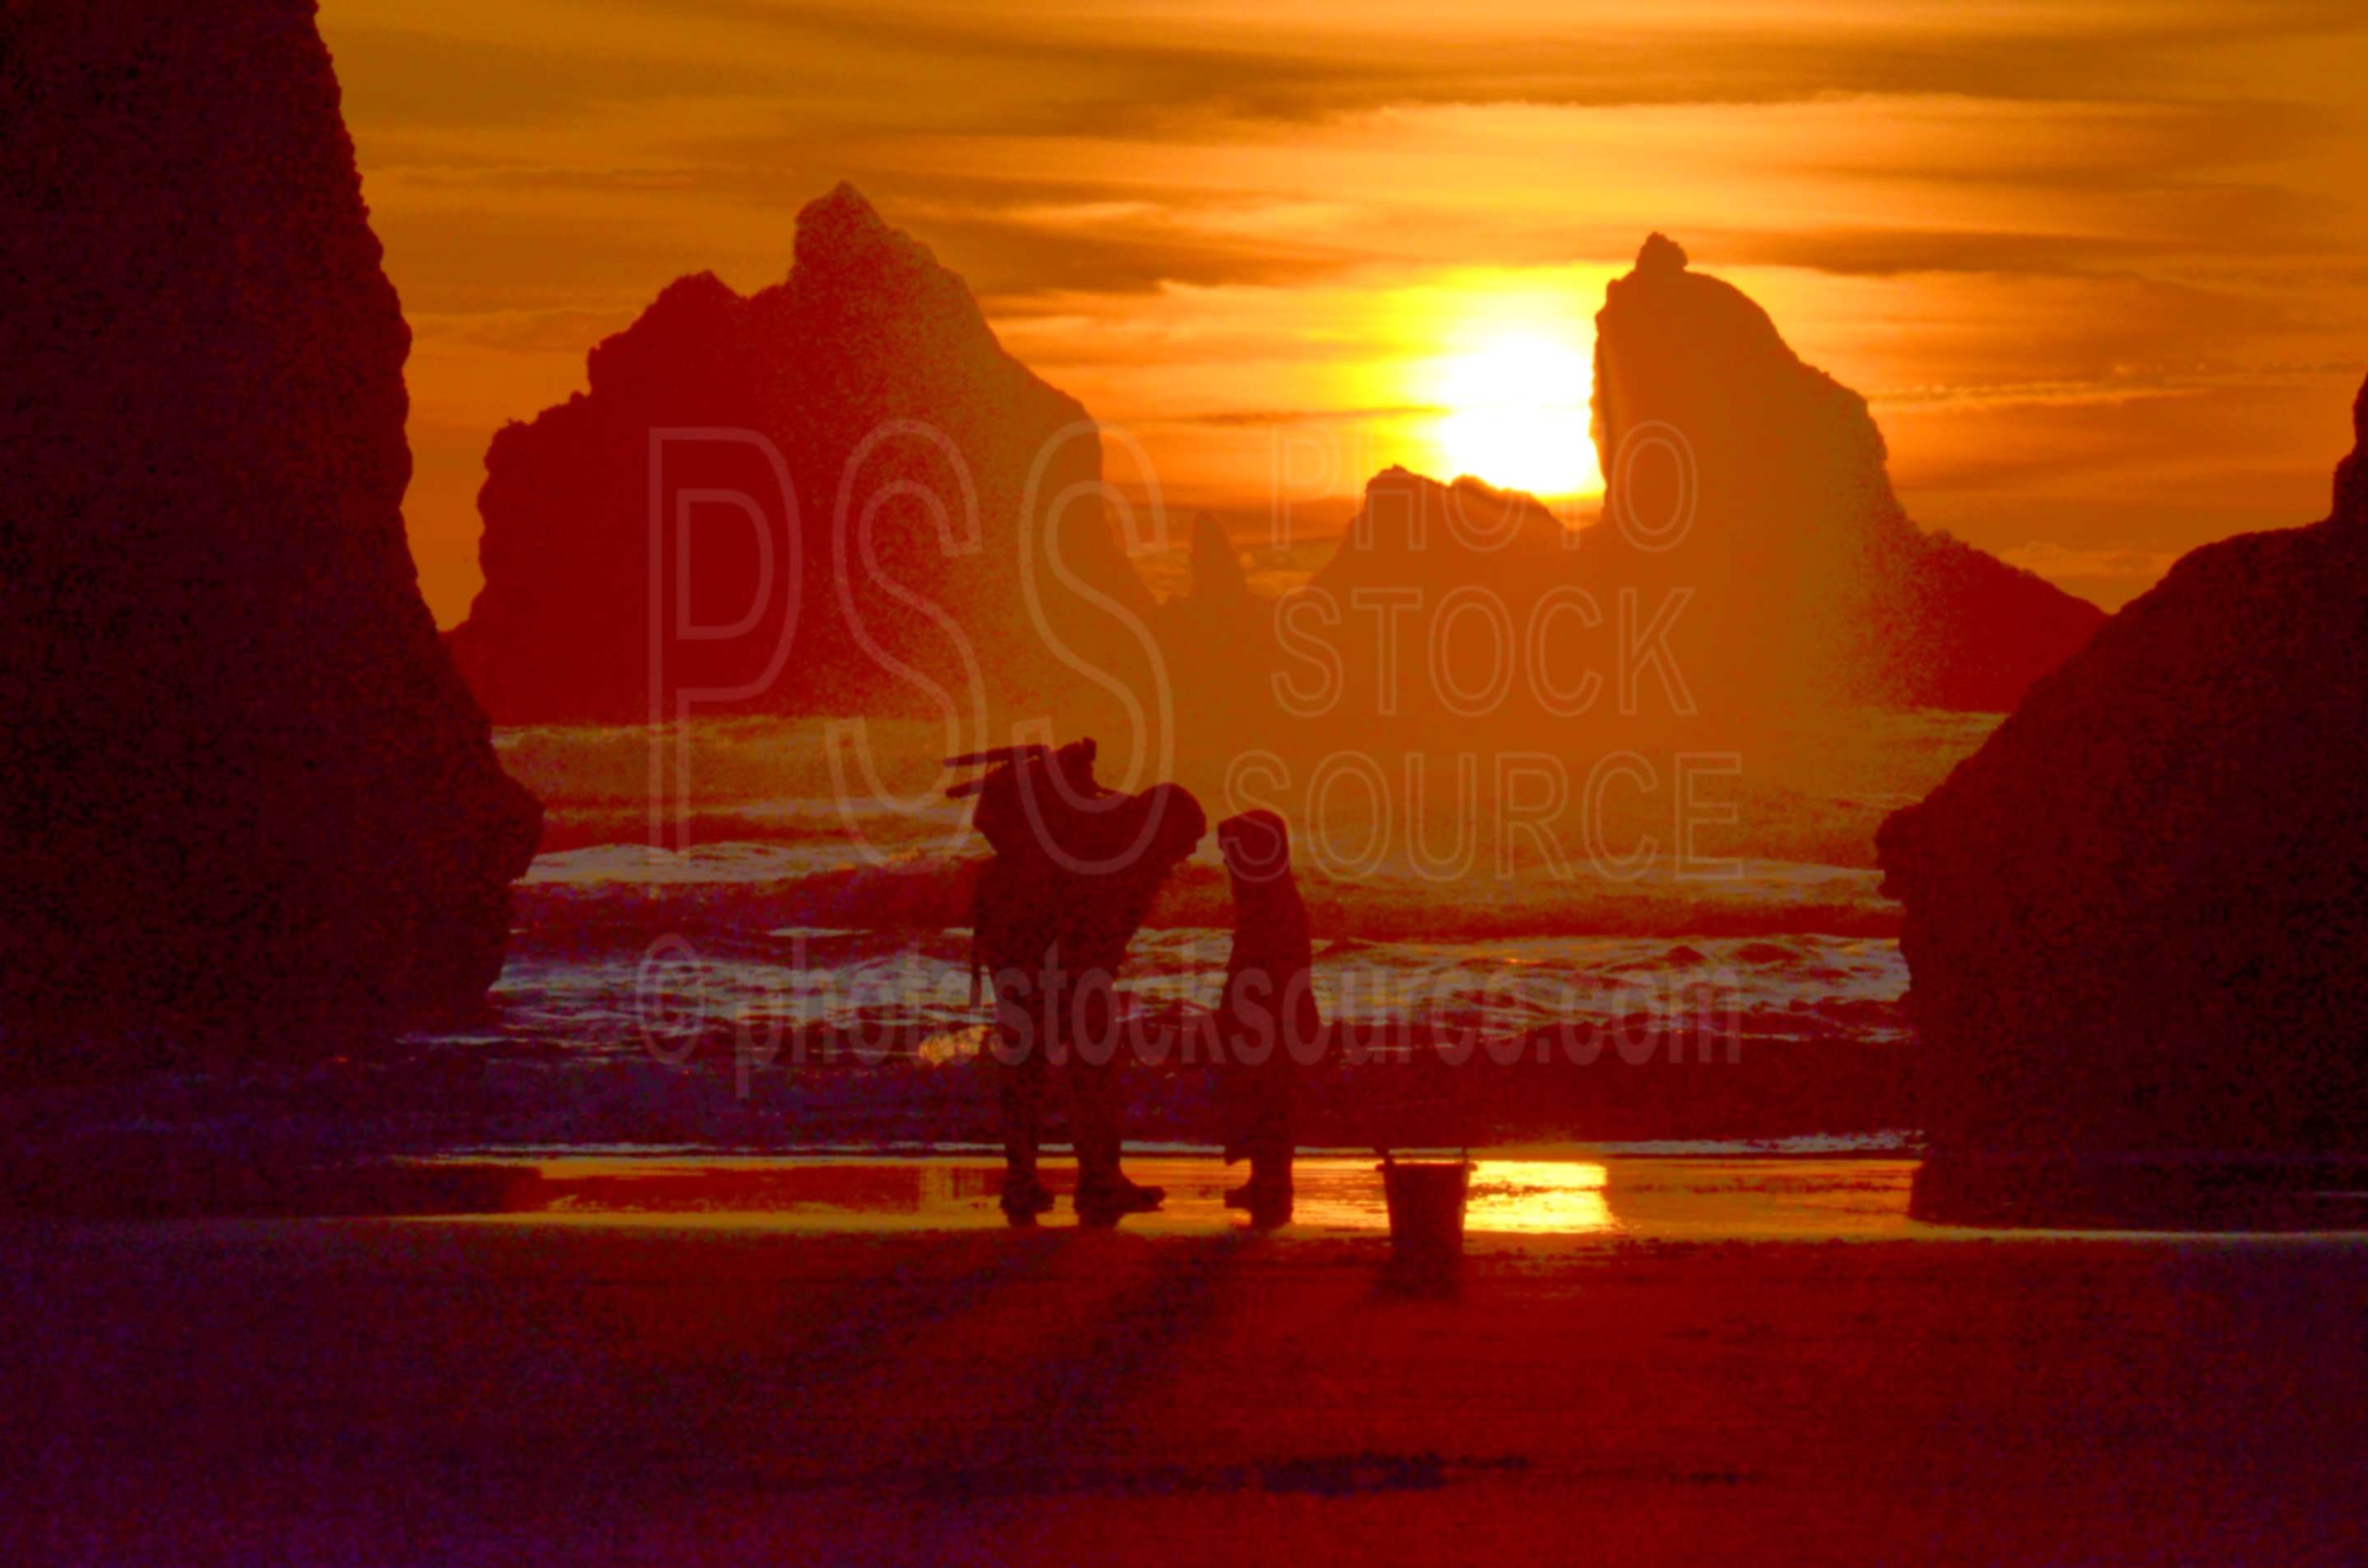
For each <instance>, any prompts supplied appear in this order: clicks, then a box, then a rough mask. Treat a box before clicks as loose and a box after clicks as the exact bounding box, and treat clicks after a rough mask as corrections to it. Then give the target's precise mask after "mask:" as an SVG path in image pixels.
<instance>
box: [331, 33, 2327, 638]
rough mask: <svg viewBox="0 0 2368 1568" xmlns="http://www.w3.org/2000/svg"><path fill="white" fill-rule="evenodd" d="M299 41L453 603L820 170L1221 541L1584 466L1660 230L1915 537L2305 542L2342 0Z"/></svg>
mask: <svg viewBox="0 0 2368 1568" xmlns="http://www.w3.org/2000/svg"><path fill="white" fill-rule="evenodd" d="M322 20H323V28H324V32H325V33H326V35H327V38H328V40H329V44H330V47H331V49H332V50H333V51H335V53H336V60H337V66H338V72H339V75H340V76H341V78H342V79H343V81H344V83H345V87H346V109H347V119H348V121H349V123H350V124H351V126H352V129H353V133H354V137H355V140H356V142H357V143H358V144H359V149H360V154H361V163H362V171H363V177H364V184H365V192H366V195H367V196H368V198H369V199H370V205H371V209H372V213H373V218H374V221H375V222H376V225H377V228H378V231H379V233H380V234H381V237H382V238H383V239H384V240H385V242H386V245H387V253H388V268H389V270H390V272H391V273H392V274H393V278H394V281H395V284H396V286H397V287H398V288H399V289H400V290H402V293H403V298H404V306H405V309H406V312H407V313H408V314H409V316H410V318H411V322H412V325H413V328H414V331H415V333H416V346H415V347H414V350H413V355H412V360H411V367H410V382H411V392H412V400H413V411H412V421H411V438H412V446H413V449H414V454H415V457H416V462H417V468H418V472H417V477H416V479H415V481H414V483H413V487H412V492H411V498H410V502H409V507H408V515H409V520H410V528H411V540H412V548H413V551H414V552H415V554H416V556H417V558H418V562H419V567H420V573H421V576H422V579H423V584H424V585H425V587H426V589H427V597H428V600H429V603H430V604H431V605H432V606H433V607H434V608H435V610H436V612H437V615H438V619H441V620H442V621H444V622H446V623H448V624H449V623H450V622H452V621H454V620H457V619H459V618H460V617H461V615H462V614H464V613H465V611H466V609H467V606H468V601H469V598H470V597H471V595H472V594H473V592H474V591H475V588H476V585H477V573H476V536H477V521H476V514H475V503H474V494H475V489H476V485H477V483H478V481H479V477H480V473H481V469H482V461H483V457H484V447H485V442H486V440H487V438H488V437H489V436H490V435H491V434H492V432H493V430H494V428H495V426H498V425H499V424H500V423H501V422H502V421H504V420H506V419H509V418H518V417H527V416H530V415H532V414H533V413H535V412H536V411H537V410H538V409H540V408H541V407H542V406H544V405H545V404H547V403H552V402H556V401H559V400H561V399H563V398H564V397H565V395H566V394H567V393H568V392H570V391H573V390H575V389H576V388H579V387H580V386H581V385H582V384H583V362H584V353H585V350H586V348H587V347H589V346H590V345H591V344H592V343H593V342H594V341H595V340H597V339H598V337H600V336H601V335H605V334H607V333H609V332H611V331H614V330H616V329H618V328H619V327H621V326H622V325H624V324H626V323H627V322H628V321H630V320H631V319H632V315H633V314H634V313H635V312H636V311H637V310H638V309H639V307H640V306H641V305H642V304H643V303H645V302H646V301H648V300H649V299H650V298H651V296H652V295H654V294H655V292H656V290H658V289H659V288H660V287H661V286H663V285H664V284H665V283H666V281H668V280H669V279H671V278H674V277H676V276H677V275H679V274H681V273H684V272H690V271H698V270H700V269H712V270H713V271H715V272H717V273H719V274H721V275H722V276H723V278H725V279H727V280H728V281H730V282H731V283H733V284H734V285H735V286H736V287H739V288H741V289H744V290H748V289H754V288H757V287H760V286H762V285H764V284H766V283H769V282H771V281H773V280H775V279H777V278H779V277H780V275H781V274H782V273H783V272H784V271H786V269H787V267H788V265H789V259H790V253H791V234H792V231H793V224H794V221H795V217H796V213H797V210H798V208H799V207H800V206H801V205H802V204H803V202H805V201H806V200H808V199H811V198H813V197H814V196H816V195H819V194H821V193H822V192H823V191H825V190H826V189H827V188H828V187H830V186H831V185H832V184H834V183H836V182H837V180H839V179H841V178H848V179H852V180H853V181H855V183H856V184H857V185H858V186H860V187H861V188H862V189H863V190H864V191H865V193H866V194H867V195H869V196H870V197H871V199H873V201H874V202H875V203H876V204H877V205H878V206H879V208H880V209H881V210H882V213H883V214H884V215H885V216H886V217H887V218H888V219H889V221H890V222H894V223H896V224H898V225H899V226H902V227H905V228H906V229H909V230H911V231H912V232H913V233H916V234H917V235H919V236H920V237H921V238H922V239H924V240H926V241H927V242H928V243H929V244H931V245H932V246H933V247H934V248H935V249H936V251H937V253H938V255H939V258H940V259H941V260H943V261H945V262H946V263H948V264H949V265H950V266H951V267H955V268H956V269H957V270H959V271H961V272H962V274H963V275H964V276H965V277H967V278H969V279H970V281H971V284H972V286H973V289H974V290H976V291H977V292H978V293H979V294H980V296H981V298H982V300H983V301H984V302H985V306H986V309H987V312H988V313H989V315H990V316H991V317H992V318H993V319H994V321H995V323H996V327H997V330H998V331H999V332H1000V333H1001V335H1003V338H1004V341H1005V343H1006V344H1007V346H1008V347H1010V348H1011V349H1012V351H1013V352H1015V353H1017V354H1018V355H1019V356H1020V357H1021V358H1024V359H1026V360H1027V361H1028V362H1029V363H1030V365H1031V366H1033V367H1034V368H1035V369H1037V370H1038V371H1039V372H1040V373H1041V374H1042V375H1043V376H1044V377H1045V378H1046V379H1048V380H1050V381H1053V383H1054V384H1055V385H1058V386H1060V387H1062V388H1064V390H1066V391H1068V392H1072V393H1074V394H1076V396H1077V397H1079V398H1081V399H1082V400H1083V401H1084V402H1085V403H1086V405H1087V407H1088V408H1089V409H1091V410H1092V411H1093V412H1094V413H1095V414H1096V415H1097V416H1099V418H1100V419H1101V420H1103V422H1104V423H1105V424H1106V425H1111V426H1123V427H1125V428H1126V429H1127V430H1129V431H1130V432H1132V433H1133V435H1134V436H1135V437H1136V438H1137V439H1138V440H1139V442H1140V444H1141V450H1142V451H1143V452H1144V454H1145V455H1146V457H1147V459H1148V461H1149V462H1150V464H1151V466H1152V468H1153V470H1154V472H1156V477H1157V480H1158V482H1159V483H1160V486H1161V488H1162V491H1163V494H1164V495H1165V496H1166V498H1167V500H1168V502H1169V503H1170V504H1171V505H1177V506H1197V505H1213V506H1220V507H1223V508H1225V509H1226V510H1227V512H1228V515H1229V516H1231V517H1235V519H1236V522H1237V526H1254V524H1253V523H1252V522H1251V520H1252V519H1256V518H1258V517H1264V516H1265V515H1266V514H1267V511H1268V497H1269V494H1270V493H1271V492H1273V490H1274V489H1275V480H1274V477H1273V476H1274V474H1275V472H1276V468H1277V464H1278V462H1279V461H1280V462H1282V463H1284V464H1286V465H1287V472H1286V473H1285V483H1284V494H1286V495H1287V496H1288V497H1289V498H1290V499H1292V501H1293V502H1294V503H1295V504H1300V505H1303V506H1304V504H1305V503H1306V502H1308V501H1309V500H1311V499H1314V498H1315V497H1317V496H1319V495H1320V494H1322V493H1324V492H1326V491H1330V492H1334V493H1337V494H1351V493H1353V492H1354V490H1355V489H1356V488H1357V487H1358V486H1360V484H1361V483H1362V481H1363V479H1364V478H1365V477H1366V476H1367V475H1368V474H1369V473H1370V472H1372V470H1373V469H1375V468H1378V467H1380V466H1383V464H1385V463H1388V462H1392V461H1406V462H1407V463H1408V464H1409V465H1410V466H1414V467H1417V468H1421V469H1424V470H1426V471H1429V472H1439V473H1440V474H1441V475H1442V477H1444V476H1446V475H1447V474H1449V473H1452V472H1453V471H1454V470H1456V469H1457V468H1460V467H1473V468H1476V469H1478V470H1479V472H1481V473H1482V476H1483V477H1484V478H1494V479H1497V480H1498V481H1499V482H1503V483H1525V484H1531V485H1536V486H1543V487H1548V488H1553V487H1555V486H1557V485H1561V484H1565V483H1570V482H1572V481H1573V480H1574V479H1576V482H1577V483H1580V484H1584V483H1586V480H1587V476H1586V474H1585V472H1584V470H1585V468H1586V462H1585V458H1584V452H1583V449H1582V448H1580V446H1579V443H1580V442H1581V441H1582V440H1583V437H1584V429H1585V412H1584V404H1585V400H1586V395H1587V388H1586V386H1585V384H1584V381H1583V379H1582V378H1583V373H1584V368H1585V357H1586V355H1587V353H1588V335H1589V332H1590V324H1589V318H1590V317H1591V315H1592V313H1593V312H1594V310H1595V309H1596V307H1597V306H1598V305H1599V304H1600V296H1601V290H1602V284H1603V281H1604V279H1605V278H1609V277H1611V276H1614V275H1616V274H1617V273H1618V272H1620V271H1622V270H1623V269H1624V268H1625V267H1626V265H1627V262H1628V260H1629V258H1630V257H1632V256H1634V252H1635V248H1636V245H1637V244H1638V242H1639V241H1641V240H1642V238H1643V237H1644V235H1645V233H1646V232H1647V231H1649V230H1651V229H1655V228H1659V229H1663V230H1666V231H1668V233H1670V234H1671V235H1673V236H1674V237H1676V238H1677V239H1678V240H1679V241H1680V242H1681V243H1682V244H1685V246H1686V247H1687V248H1688V250H1689V251H1691V254H1692V256H1693V258H1694V264H1695V266H1697V267H1701V268H1702V269H1704V270H1707V271H1713V272H1716V273H1718V274H1720V275H1721V276H1724V277H1725V278H1729V279H1730V280H1731V281H1733V282H1735V283H1736V284H1738V285H1739V286H1741V287H1742V288H1743V289H1745V290H1748V292H1750V293H1751V294H1752V295H1753V296H1755V297H1756V298H1757V299H1758V300H1759V301H1760V303H1761V304H1763V305H1764V306H1766V307H1767V308H1768V310H1769V311H1770V313H1771V314H1773V315H1774V317H1775V319H1776V321H1777V324H1778V325H1779V326H1780V327H1782V330H1783V331H1784V333H1785V334H1786V335H1787V336H1788V337H1789V339H1790V340H1791V341H1792V343H1793V347H1795V348H1796V349H1798V350H1799V351H1800V352H1801V353H1802V354H1803V355H1804V357H1805V358H1808V359H1810V360H1811V361H1812V362H1813V363H1816V364H1818V365H1820V366H1822V367H1824V368H1825V369H1828V370H1830V371H1832V372H1833V373H1834V374H1835V375H1837V376H1839V378H1841V379H1842V380H1843V381H1846V382H1848V383H1850V385H1852V386H1855V387H1857V388H1858V389H1859V390H1860V391H1861V392H1865V393H1866V394H1867V395H1868V397H1869V398H1870V400H1871V401H1872V402H1873V404H1874V406H1875V413H1876V417H1877V418H1878V419H1879V420H1880V421H1881V423H1882V426H1883V428H1884V433H1885V435H1886V436H1887V437H1889V439H1890V442H1891V446H1892V450H1893V453H1894V472H1895V476H1896V479H1897V480H1898V482H1899V485H1900V488H1901V491H1902V493H1903V494H1904V495H1905V497H1906V499H1907V504H1908V507H1909V510H1910V511H1911V512H1912V513H1913V514H1914V515H1915V516H1916V517H1917V518H1918V520H1919V521H1921V522H1923V523H1925V524H1927V525H1928V526H1933V527H1942V528H1949V529H1951V530H1952V531H1953V532H1956V533H1958V534H1959V535H1961V536H1963V537H1964V538H1966V539H1969V540H1973V541H1974V542H1975V543H1977V544H1980V545H1982V546H1984V547H1986V548H1987V549H1990V550H1994V551H1998V552H1999V553H2001V554H2003V555H2005V556H2007V557H2008V558H2009V559H2010V560H2014V561H2017V562H2021V563H2023V564H2026V565H2029V566H2032V568H2034V569H2036V570H2038V571H2041V572H2043V573H2044V574H2047V575H2049V576H2051V577H2053V578H2055V580H2056V581H2058V582H2060V583H2062V584H2063V585H2065V586H2066V587H2067V588H2070V589H2071V590H2073V591H2074V592H2076V593H2080V594H2084V595H2086V596H2088V597H2091V598H2094V599H2097V600H2099V601H2100V602H2101V603H2104V604H2107V605H2109V606H2111V605H2116V604H2119V603H2120V602H2121V601H2122V600H2123V599H2125V598H2126V597H2129V596H2130V595H2131V594H2133V593H2135V592H2136V591H2138V590H2140V589H2142V588H2143V587H2145V586H2146V585H2147V584H2148V583H2150V582H2151V581H2153V579H2154V578H2155V577H2156V576H2157V574H2159V572H2160V570H2161V569H2162V567H2163V566H2164V565H2166V564H2168V562H2169V560H2170V559H2171V558H2173V557H2175V556H2177V555H2178V554H2179V553H2180V552H2182V551H2186V550H2188V549H2190V548H2192V546H2194V545H2196V544H2198V543H2201V542H2203V541H2204V540H2210V539H2214V538H2218V537H2221V536H2224V535H2226V534H2229V533H2233V532H2238V531H2241V530H2244V529H2246V528H2258V527H2274V526H2283V525H2287V524H2293V523H2299V522H2305V521H2308V520H2311V519H2313V518H2315V517H2319V516H2321V515H2323V514H2324V512H2325V510H2326V494H2327V476H2328V471H2329V470H2330V468H2331V467H2332V465H2333V463H2334V460H2335V459H2336V458H2337V457H2338V456H2339V455H2340V453H2341V452H2342V451H2343V450H2344V449H2346V448H2348V446H2349V423H2348V415H2349V410H2350V405H2351V392H2352V390H2353V389H2354V388H2355V387H2356V386H2357V384H2358V382H2359V380H2360V377H2361V374H2362V369H2368V243H2363V242H2368V202H2363V199H2362V194H2361V188H2362V182H2361V174H2362V169H2363V168H2368V157H2363V153H2368V94H2362V92H2361V90H2360V88H2359V84H2360V83H2361V82H2362V81H2368V8H2363V7H2362V6H2360V5H2359V4H2358V3H2357V0H2341V3H2337V4H2278V3H2267V4H2264V3H2258V0H2256V3H2243V4H2240V3H2237V0H2223V3H2213V0H2204V3H2192V4H2177V5H2153V6H2137V5H2128V4H2110V3H2106V4H2048V5H2037V4H1970V5H1947V6H1934V5H1921V6H1918V5H1906V4H1899V5H1865V4H1838V3H1824V4H1792V5H1784V4H1777V5H1753V6H1743V5H1737V4H1732V3H1729V4H1719V3H1715V0H1713V3H1697V0H1658V3H1656V4H1654V5H1651V6H1638V5H1634V4H1622V5H1618V6H1611V5H1563V6H1546V5H1513V4H1506V3H1503V0H1482V3H1477V4H1470V5H1453V4H1445V3H1440V4H1430V5H1411V4H1406V3H1403V0H1383V3H1380V4H1372V3H1367V4H1360V5H1359V6H1354V7H1339V6H1331V5H1327V4H1313V3H1310V0H1258V4H1254V5H1252V4H1236V3H1234V0H1221V3H1219V4H1213V5H1212V4H1204V3H1193V4H1186V3H1184V0H1104V3H1102V4H1098V5H1093V6H1057V5H1038V6H1030V5H1026V4H1020V5H995V6H987V5H980V6H952V5H942V4H928V3H926V0H864V3H863V4H860V5H856V4H848V5H828V4H805V3H803V0H784V3H774V0H324V5H323V8H322ZM1574 368H1575V369H1574ZM1565 372H1569V373H1568V374H1565ZM1573 380H1576V381H1578V384H1576V385H1570V386H1567V388H1566V390H1564V391H1556V390H1555V389H1556V388H1557V387H1558V386H1560V385H1561V384H1562V383H1564V382H1565V381H1573ZM1558 437H1559V438H1558ZM1540 453H1543V455H1538V454H1540ZM1513 465H1520V467H1521V470H1522V471H1521V472H1510V471H1509V470H1510V468H1511V467H1512V466H1513ZM1112 467H1113V477H1115V478H1120V479H1121V480H1131V479H1133V478H1134V477H1135V476H1134V475H1133V473H1132V472H1131V464H1129V463H1128V462H1126V460H1121V459H1118V458H1117V457H1116V456H1115V455H1114V457H1113V463H1112ZM1492 468H1493V469H1495V470H1496V472H1490V470H1491V469H1492ZM1301 515H1302V516H1304V515H1306V514H1305V513H1304V512H1303V513H1302V514H1301ZM1316 515H1317V516H1318V517H1320V516H1321V515H1322V511H1321V508H1320V507H1319V508H1318V509H1317V511H1316Z"/></svg>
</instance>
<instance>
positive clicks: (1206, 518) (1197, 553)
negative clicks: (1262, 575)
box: [1192, 512, 1250, 603]
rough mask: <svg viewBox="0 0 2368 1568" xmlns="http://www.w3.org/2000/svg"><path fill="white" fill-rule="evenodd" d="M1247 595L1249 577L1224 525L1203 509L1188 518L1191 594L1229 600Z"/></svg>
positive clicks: (1216, 600)
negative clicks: (1190, 536) (1190, 524)
mask: <svg viewBox="0 0 2368 1568" xmlns="http://www.w3.org/2000/svg"><path fill="white" fill-rule="evenodd" d="M1192 597H1193V598H1194V600H1196V601H1198V602H1201V603H1231V602H1235V601H1238V600H1244V599H1247V598H1248V597H1250V580H1249V577H1248V574H1246V573H1245V572H1243V570H1242V558H1241V555H1240V553H1239V552H1238V551H1235V549H1234V541H1233V538H1232V536H1230V535H1229V534H1227V533H1226V532H1225V528H1224V524H1222V523H1220V522H1218V521H1217V519H1216V518H1214V517H1211V516H1210V515H1209V514H1208V513H1206V512H1201V513H1199V514H1197V515H1195V516H1194V517H1193V518H1192Z"/></svg>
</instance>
